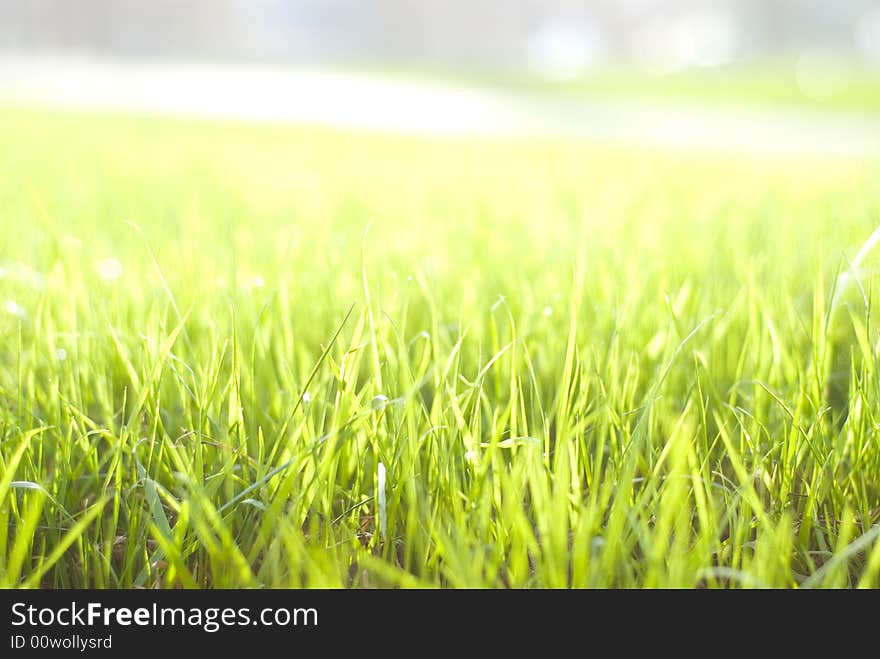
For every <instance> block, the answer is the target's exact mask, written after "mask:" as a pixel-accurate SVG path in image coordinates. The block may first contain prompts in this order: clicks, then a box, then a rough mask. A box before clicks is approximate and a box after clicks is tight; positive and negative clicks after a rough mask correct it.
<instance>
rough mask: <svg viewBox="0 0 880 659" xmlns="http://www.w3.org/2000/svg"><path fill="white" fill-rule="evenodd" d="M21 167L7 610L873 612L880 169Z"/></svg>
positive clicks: (143, 133)
mask: <svg viewBox="0 0 880 659" xmlns="http://www.w3.org/2000/svg"><path fill="white" fill-rule="evenodd" d="M0 143H2V144H3V148H2V150H0V229H2V231H0V268H2V270H0V275H2V276H0V304H2V305H3V307H2V308H0V341H2V343H0V586H4V587H10V586H23V587H40V586H42V587H48V588H62V587H97V588H105V587H125V588H127V587H133V586H143V587H160V588H171V587H180V586H183V587H278V586H282V587H286V586H308V587H324V586H340V587H397V586H402V587H413V586H414V587H436V586H441V587H516V588H519V587H554V588H555V587H568V586H574V587H687V588H692V587H734V588H735V587H755V586H773V587H855V586H862V587H877V586H880V541H878V539H880V525H878V522H880V363H878V346H877V344H878V338H880V334H878V328H877V326H876V322H875V321H874V318H873V315H872V314H876V311H877V308H876V307H877V305H876V302H875V301H874V298H875V297H876V293H877V291H878V286H877V278H876V276H875V275H874V272H875V270H874V269H872V267H871V266H872V263H873V262H875V261H876V258H874V259H873V260H872V258H871V256H870V255H869V256H868V257H867V258H865V259H864V260H863V261H862V262H861V263H860V264H859V265H860V267H859V269H858V271H857V274H858V276H857V277H855V278H854V277H851V276H850V277H846V278H842V277H841V273H842V272H843V271H847V270H849V269H850V263H851V262H852V261H853V260H854V259H855V257H856V254H857V253H858V252H859V249H860V247H861V246H862V245H863V244H864V243H865V241H866V240H867V239H868V237H869V236H870V235H871V233H872V232H873V231H874V229H875V228H876V227H877V225H878V224H880V213H878V208H880V170H878V168H877V163H876V162H869V161H859V160H842V159H839V160H835V159H829V158H823V159H818V158H817V159H812V160H811V159H809V158H804V157H797V158H795V157H792V158H784V157H775V158H767V157H761V158H757V157H755V158H749V157H746V156H736V157H732V156H727V155H724V156H722V155H717V156H712V155H705V154H704V155H684V154H678V155H675V154H671V153H662V152H651V151H647V150H641V151H624V150H612V149H608V148H603V149H599V148H596V147H591V146H590V145H588V144H581V143H564V142H557V143H529V142H521V143H517V142H513V141H508V142H501V141H485V142H480V141H467V140H458V141H455V140H447V141H443V142H440V141H431V140H428V139H416V138H402V137H401V138H397V137H381V136H367V135H350V134H343V133H335V132H331V131H324V130H317V129H305V128H302V129H300V128H285V127H265V126H263V127H255V126H250V127H248V126H244V125H236V124H222V123H215V124H210V123H205V124H201V123H197V122H187V121H172V120H158V119H143V118H133V117H132V118H128V117H114V116H110V115H107V116H97V115H80V116H75V115H69V116H67V115H63V114H50V113H38V112H26V111H24V110H4V111H2V112H0Z"/></svg>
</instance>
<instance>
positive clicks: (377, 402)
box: [370, 394, 388, 410]
mask: <svg viewBox="0 0 880 659" xmlns="http://www.w3.org/2000/svg"><path fill="white" fill-rule="evenodd" d="M386 405H388V396H385V395H383V394H379V395H378V396H376V397H375V398H373V400H372V401H371V402H370V407H372V408H373V409H374V410H381V409H382V408H383V407H385V406H386Z"/></svg>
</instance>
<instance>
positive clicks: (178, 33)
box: [0, 0, 880, 78]
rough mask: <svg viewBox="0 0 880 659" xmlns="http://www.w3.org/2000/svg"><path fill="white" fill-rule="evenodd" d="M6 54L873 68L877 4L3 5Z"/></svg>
mask: <svg viewBox="0 0 880 659" xmlns="http://www.w3.org/2000/svg"><path fill="white" fill-rule="evenodd" d="M0 49H2V51H4V52H5V53H7V54H8V53H14V54H23V53H25V54H26V53H34V52H56V53H57V52H71V51H74V52H91V53H103V54H112V55H116V56H125V57H132V56H138V57H155V56H159V57H184V58H211V59H248V60H263V61H266V60H271V61H274V62H284V63H296V64H299V65H303V64H306V65H310V66H320V65H327V64H339V63H351V62H357V63H370V64H376V65H392V66H395V65H401V64H403V65H406V66H412V65H422V66H426V67H440V68H444V69H449V68H452V69H454V68H463V69H467V68H474V67H476V68H478V69H481V70H486V71H499V72H511V71H514V72H517V71H524V70H527V71H530V72H532V73H534V74H535V75H539V76H546V77H550V78H565V77H575V76H578V75H582V74H584V73H585V72H587V71H588V70H589V69H591V68H594V67H597V66H603V65H608V64H613V65H628V66H632V67H634V68H637V69H641V70H644V71H647V72H651V73H672V72H675V71H679V70H683V69H687V68H692V67H714V66H723V65H730V64H732V63H737V62H739V63H745V62H752V61H755V60H761V59H763V60H767V59H773V58H783V57H784V58H795V59H797V58H805V57H806V58H810V57H812V58H813V59H820V58H824V59H825V60H827V62H826V64H830V63H831V62H832V61H835V63H836V64H837V65H840V66H843V65H844V64H845V63H850V64H863V65H867V66H872V67H877V68H880V5H878V3H877V2H876V1H875V0H833V1H832V0H737V1H735V2H734V1H733V0H424V1H422V2H413V1H412V0H185V1H184V0H150V1H149V2H146V1H144V0H0Z"/></svg>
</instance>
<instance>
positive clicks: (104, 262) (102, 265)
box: [95, 257, 122, 281]
mask: <svg viewBox="0 0 880 659" xmlns="http://www.w3.org/2000/svg"><path fill="white" fill-rule="evenodd" d="M95 269H96V270H97V271H98V276H99V277H100V278H101V279H103V280H104V281H116V280H117V279H119V278H120V277H121V276H122V263H121V262H120V261H119V259H117V258H115V257H110V258H106V259H101V260H100V261H98V262H97V263H95Z"/></svg>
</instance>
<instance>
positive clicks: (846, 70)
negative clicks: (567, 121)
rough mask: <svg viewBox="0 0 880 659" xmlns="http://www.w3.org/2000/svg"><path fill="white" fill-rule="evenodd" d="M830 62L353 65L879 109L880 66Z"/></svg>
mask: <svg viewBox="0 0 880 659" xmlns="http://www.w3.org/2000/svg"><path fill="white" fill-rule="evenodd" d="M835 64H836V66H835ZM820 66H821V65H820ZM826 67H827V70H825V69H822V68H819V69H818V70H816V71H812V72H810V71H809V69H807V71H806V72H805V71H804V69H803V68H802V69H801V72H800V73H799V72H798V65H797V61H796V60H790V59H787V60H776V61H769V62H766V61H765V62H760V63H757V64H753V65H748V64H740V65H735V66H733V65H732V66H726V67H717V68H706V69H700V68H692V69H686V70H683V71H677V72H672V73H662V74H660V73H648V72H644V71H641V72H640V71H637V70H633V69H632V68H623V67H598V68H595V69H592V70H588V71H586V72H584V73H583V74H581V75H578V76H575V77H573V78H568V77H565V78H562V79H559V80H554V79H553V78H552V77H550V78H547V77H542V76H540V75H537V74H531V73H527V72H526V73H523V72H521V71H517V72H515V73H508V74H504V73H499V72H497V71H480V70H478V69H473V68H471V69H468V70H466V71H465V70H457V69H448V70H426V69H424V68H412V69H403V68H399V69H397V70H396V71H393V72H389V70H388V69H387V68H383V69H371V68H369V67H367V68H366V69H364V67H357V66H355V67H351V68H354V69H356V70H357V69H361V70H365V71H366V72H370V73H374V74H377V75H389V74H391V75H397V76H400V77H404V78H408V79H413V80H426V79H428V80H436V81H444V82H459V83H460V82H462V81H468V82H471V83H473V84H477V85H485V86H488V87H493V88H500V89H504V90H507V91H519V92H530V93H540V94H551V95H552V94H557V95H565V96H567V97H574V98H577V97H584V98H597V99H603V100H614V99H617V100H629V101H634V102H667V101H668V102H671V103H675V104H682V103H690V104H696V105H705V106H722V107H734V108H736V107H740V108H756V109H761V110H767V109H773V108H778V109H789V110H827V111H831V110H840V111H851V112H860V113H865V114H877V113H878V112H880V70H878V69H876V68H870V67H867V66H864V65H858V64H855V63H853V62H848V61H846V60H842V61H841V62H839V63H834V62H832V63H831V64H829V65H826ZM829 76H830V78H829Z"/></svg>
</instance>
